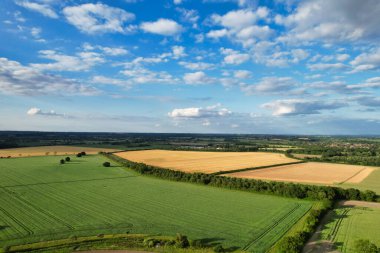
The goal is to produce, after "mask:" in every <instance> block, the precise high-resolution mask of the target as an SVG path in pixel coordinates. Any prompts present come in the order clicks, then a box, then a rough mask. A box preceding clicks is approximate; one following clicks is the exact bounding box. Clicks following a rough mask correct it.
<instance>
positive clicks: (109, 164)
mask: <svg viewBox="0 0 380 253" xmlns="http://www.w3.org/2000/svg"><path fill="white" fill-rule="evenodd" d="M103 166H104V167H110V166H111V163H110V162H104V163H103Z"/></svg>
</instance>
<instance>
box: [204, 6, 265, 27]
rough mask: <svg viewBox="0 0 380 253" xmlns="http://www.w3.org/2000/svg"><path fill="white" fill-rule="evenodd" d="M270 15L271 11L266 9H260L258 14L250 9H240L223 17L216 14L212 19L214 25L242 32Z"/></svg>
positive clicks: (257, 11)
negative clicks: (241, 30)
mask: <svg viewBox="0 0 380 253" xmlns="http://www.w3.org/2000/svg"><path fill="white" fill-rule="evenodd" d="M268 14H269V10H268V9H267V8H266V7H259V8H258V9H257V10H256V12H253V11H252V10H250V9H240V10H236V11H230V12H228V13H226V14H225V15H223V16H220V15H218V14H214V15H212V16H211V19H212V20H213V22H214V23H216V24H220V25H222V26H224V27H228V28H230V29H237V30H240V29H242V28H244V27H247V26H250V25H253V24H255V23H256V21H257V20H259V19H265V18H266V17H267V16H268Z"/></svg>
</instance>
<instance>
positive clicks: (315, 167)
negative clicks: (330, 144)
mask: <svg viewBox="0 0 380 253" xmlns="http://www.w3.org/2000/svg"><path fill="white" fill-rule="evenodd" d="M375 169H377V168H373V167H366V166H360V165H346V164H332V163H318V162H308V163H299V164H292V165H284V166H278V167H273V168H266V169H258V170H250V171H242V172H236V173H231V174H226V176H230V177H240V178H252V179H262V180H275V181H288V182H300V183H317V184H335V183H343V182H344V183H360V182H361V181H363V180H364V179H365V178H366V177H367V176H369V174H371V173H372V171H373V170H375Z"/></svg>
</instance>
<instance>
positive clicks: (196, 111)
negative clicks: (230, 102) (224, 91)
mask: <svg viewBox="0 0 380 253" xmlns="http://www.w3.org/2000/svg"><path fill="white" fill-rule="evenodd" d="M231 113H232V112H231V111H230V110H228V109H227V108H223V107H222V106H221V105H220V104H216V105H212V106H208V107H206V108H202V107H190V108H182V109H174V110H173V111H171V112H169V113H168V115H169V117H171V118H213V117H225V116H228V115H230V114H231Z"/></svg>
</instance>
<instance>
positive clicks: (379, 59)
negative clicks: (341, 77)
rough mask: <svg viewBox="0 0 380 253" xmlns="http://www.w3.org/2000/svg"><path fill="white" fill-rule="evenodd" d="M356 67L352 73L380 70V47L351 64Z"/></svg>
mask: <svg viewBox="0 0 380 253" xmlns="http://www.w3.org/2000/svg"><path fill="white" fill-rule="evenodd" d="M350 64H351V65H352V66H353V67H354V69H353V70H352V72H361V71H366V70H374V69H379V68H380V47H379V48H372V49H371V50H370V51H369V52H368V53H362V54H360V55H358V56H356V57H355V59H354V60H352V61H351V62H350Z"/></svg>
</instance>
